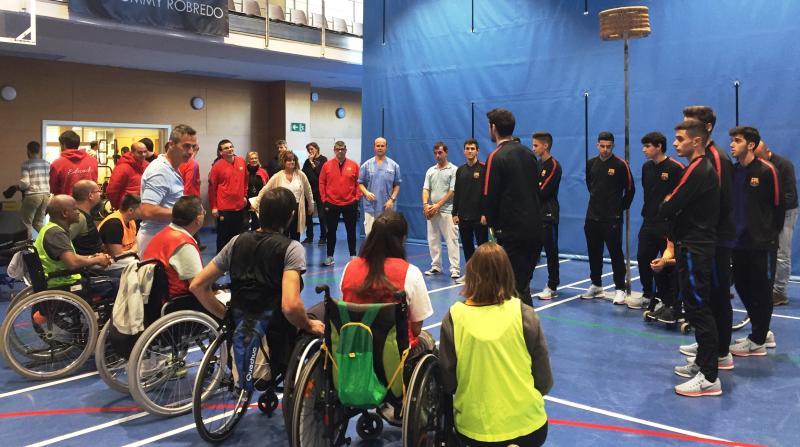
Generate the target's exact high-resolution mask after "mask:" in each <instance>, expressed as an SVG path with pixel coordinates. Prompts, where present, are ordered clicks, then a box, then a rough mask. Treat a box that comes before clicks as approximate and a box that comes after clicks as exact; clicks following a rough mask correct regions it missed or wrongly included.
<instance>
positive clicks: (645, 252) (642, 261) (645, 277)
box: [626, 132, 684, 323]
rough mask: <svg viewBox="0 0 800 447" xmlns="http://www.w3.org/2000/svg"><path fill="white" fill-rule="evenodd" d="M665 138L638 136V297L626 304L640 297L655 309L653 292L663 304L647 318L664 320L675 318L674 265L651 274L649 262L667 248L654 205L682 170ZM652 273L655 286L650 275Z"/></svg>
mask: <svg viewBox="0 0 800 447" xmlns="http://www.w3.org/2000/svg"><path fill="white" fill-rule="evenodd" d="M666 151H667V138H666V137H665V136H664V135H663V134H662V133H661V132H650V133H648V134H647V135H645V136H644V137H642V152H643V153H644V156H645V158H647V162H645V163H644V164H643V165H642V191H643V192H642V194H644V204H643V205H642V226H641V228H639V249H638V251H637V253H636V259H637V261H638V262H639V281H641V283H642V297H641V298H633V296H630V297H628V298H627V300H626V304H627V305H628V307H629V308H631V309H640V308H641V307H642V301H649V302H650V310H651V311H652V310H654V309H655V305H656V301H655V298H656V296H657V297H658V298H660V299H661V302H662V304H663V306H662V307H660V308H659V309H658V311H657V313H655V314H652V313H651V314H650V315H651V318H654V319H657V320H659V321H661V322H664V323H675V322H676V321H677V315H676V314H677V312H676V306H675V304H676V301H675V300H676V295H675V293H673V292H674V291H673V290H671V289H672V288H671V284H672V281H671V280H670V277H672V276H673V275H674V273H675V272H674V269H673V268H671V267H667V268H665V269H664V271H663V272H660V273H659V274H657V275H654V274H653V270H652V269H651V268H650V262H651V261H653V259H656V258H657V257H658V255H659V253H664V250H665V249H666V248H667V233H668V232H669V224H668V222H667V221H666V220H665V219H659V217H658V207H659V205H661V202H663V201H664V197H666V196H667V194H669V193H670V192H672V190H674V189H675V187H676V186H678V182H679V181H680V179H681V174H682V173H683V168H684V166H683V164H681V163H680V162H679V161H677V160H674V159H672V158H670V157H668V156H667V155H666ZM654 276H655V287H654V285H653V279H654Z"/></svg>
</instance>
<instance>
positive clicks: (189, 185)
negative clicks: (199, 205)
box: [178, 157, 200, 197]
mask: <svg viewBox="0 0 800 447" xmlns="http://www.w3.org/2000/svg"><path fill="white" fill-rule="evenodd" d="M178 172H180V173H181V177H182V178H183V194H184V195H186V196H195V197H200V164H199V163H197V160H195V159H194V157H192V158H190V159H189V161H187V162H186V163H182V164H181V165H180V166H178Z"/></svg>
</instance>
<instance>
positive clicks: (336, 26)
mask: <svg viewBox="0 0 800 447" xmlns="http://www.w3.org/2000/svg"><path fill="white" fill-rule="evenodd" d="M333 30H334V31H339V32H340V33H347V32H350V31H349V30H348V28H347V22H345V20H344V19H340V18H337V17H334V18H333Z"/></svg>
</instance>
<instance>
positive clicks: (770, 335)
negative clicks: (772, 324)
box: [735, 331, 778, 349]
mask: <svg viewBox="0 0 800 447" xmlns="http://www.w3.org/2000/svg"><path fill="white" fill-rule="evenodd" d="M746 338H747V337H742V338H737V339H736V340H735V342H736V343H742V342H744V340H745V339H746ZM764 347H765V348H768V349H775V348H777V347H778V344H777V343H775V333H774V332H772V331H768V332H767V340H766V341H765V342H764Z"/></svg>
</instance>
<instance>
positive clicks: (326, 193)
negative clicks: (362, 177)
mask: <svg viewBox="0 0 800 447" xmlns="http://www.w3.org/2000/svg"><path fill="white" fill-rule="evenodd" d="M358 170H359V167H358V164H357V163H356V162H354V161H353V160H350V159H349V158H345V160H344V163H343V164H342V167H341V169H340V168H339V161H338V160H337V159H336V158H332V159H330V160H328V161H327V162H325V164H324V165H322V172H321V173H320V174H319V197H320V199H322V202H323V203H330V204H331V205H336V206H345V205H350V204H351V203H353V202H356V201H358V199H360V198H361V190H359V189H358Z"/></svg>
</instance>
